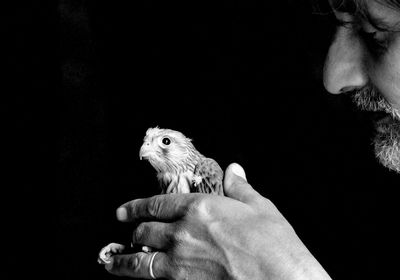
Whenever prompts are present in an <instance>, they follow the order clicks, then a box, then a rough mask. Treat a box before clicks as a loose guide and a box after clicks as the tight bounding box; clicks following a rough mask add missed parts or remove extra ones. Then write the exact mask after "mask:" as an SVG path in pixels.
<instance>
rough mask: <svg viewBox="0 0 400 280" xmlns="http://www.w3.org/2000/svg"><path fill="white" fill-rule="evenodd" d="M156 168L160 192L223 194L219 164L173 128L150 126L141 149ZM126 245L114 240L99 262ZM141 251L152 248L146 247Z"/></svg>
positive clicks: (143, 156) (108, 258)
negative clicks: (201, 152)
mask: <svg viewBox="0 0 400 280" xmlns="http://www.w3.org/2000/svg"><path fill="white" fill-rule="evenodd" d="M139 157H140V159H146V160H148V161H149V162H150V164H151V165H152V166H153V167H154V169H155V170H156V171H157V178H158V180H159V182H160V186H161V193H162V194H165V193H189V192H199V193H208V194H217V195H224V191H223V186H222V180H223V176H224V172H223V171H222V169H221V167H220V166H219V165H218V163H217V162H216V161H215V160H213V159H211V158H207V157H205V156H203V155H202V154H200V152H199V151H197V150H196V148H195V147H194V146H193V144H192V141H191V139H189V138H187V137H186V136H185V135H183V134H182V133H181V132H179V131H175V130H172V129H161V128H158V127H155V128H149V129H148V130H147V132H146V136H145V137H144V141H143V145H142V147H141V148H140V152H139ZM124 249H125V246H123V245H120V244H117V243H111V244H109V245H107V246H106V247H104V248H103V249H102V250H101V251H100V253H99V257H98V262H99V263H100V264H106V263H110V262H111V257H112V256H113V255H115V254H120V253H122V252H123V251H124ZM142 250H143V251H145V252H151V251H152V249H151V248H149V247H147V246H143V247H142Z"/></svg>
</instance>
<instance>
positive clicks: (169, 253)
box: [105, 164, 330, 280]
mask: <svg viewBox="0 0 400 280" xmlns="http://www.w3.org/2000/svg"><path fill="white" fill-rule="evenodd" d="M245 178H246V176H245V173H244V170H243V169H242V168H241V167H240V166H239V165H238V164H231V165H230V166H229V167H228V169H227V170H226V173H225V178H224V191H225V194H226V195H227V197H223V196H215V195H207V194H198V193H191V194H167V195H158V196H154V197H151V198H147V199H137V200H133V201H131V202H128V203H126V204H124V205H122V206H121V207H120V208H118V210H117V217H118V219H119V220H120V221H123V222H138V221H141V223H140V224H139V226H138V227H137V228H136V229H135V231H134V233H133V238H132V239H133V243H136V244H141V245H145V246H149V247H152V248H153V249H154V250H157V251H159V253H157V254H156V255H155V257H154V262H153V264H152V270H153V273H154V275H155V277H156V278H167V279H319V280H321V279H330V277H329V276H328V274H327V273H326V272H325V271H324V270H323V268H322V267H321V265H320V264H319V263H318V262H317V260H316V259H315V258H314V257H313V256H312V255H311V253H310V252H309V251H308V250H307V248H306V247H305V246H304V244H303V243H302V242H301V240H300V239H299V238H298V237H297V235H296V233H295V231H294V230H293V228H292V227H291V226H290V225H289V223H288V222H287V221H286V219H285V218H284V217H283V216H282V215H281V213H280V212H279V211H278V209H277V208H276V207H275V206H274V205H273V204H272V203H271V201H269V200H268V199H266V198H264V197H262V196H261V195H260V194H259V193H257V192H256V191H255V190H254V189H253V188H252V187H251V186H250V185H249V184H248V183H247V181H246V179H245ZM153 254H154V253H151V252H150V253H147V252H139V253H135V254H130V255H115V256H113V257H112V260H111V262H110V263H109V264H106V265H105V267H106V269H107V270H108V271H109V272H110V273H112V274H115V275H120V276H131V277H135V278H151V277H150V274H149V264H150V260H151V256H152V255H153Z"/></svg>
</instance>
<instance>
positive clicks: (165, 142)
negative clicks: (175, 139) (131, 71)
mask: <svg viewBox="0 0 400 280" xmlns="http://www.w3.org/2000/svg"><path fill="white" fill-rule="evenodd" d="M162 143H163V144H164V145H166V146H168V145H169V144H171V140H170V139H169V138H168V137H164V138H163V139H162Z"/></svg>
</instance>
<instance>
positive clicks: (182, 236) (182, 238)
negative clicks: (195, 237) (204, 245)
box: [171, 229, 190, 245]
mask: <svg viewBox="0 0 400 280" xmlns="http://www.w3.org/2000/svg"><path fill="white" fill-rule="evenodd" d="M189 240H190V233H189V232H188V231H187V230H186V229H178V230H176V231H175V233H174V235H173V236H171V241H172V243H173V244H174V245H176V244H182V243H186V242H188V241H189Z"/></svg>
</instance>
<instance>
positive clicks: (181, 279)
mask: <svg viewBox="0 0 400 280" xmlns="http://www.w3.org/2000/svg"><path fill="white" fill-rule="evenodd" d="M174 279H177V280H187V279H189V275H188V272H187V271H186V269H184V268H183V267H177V268H176V271H175V277H174Z"/></svg>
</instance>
